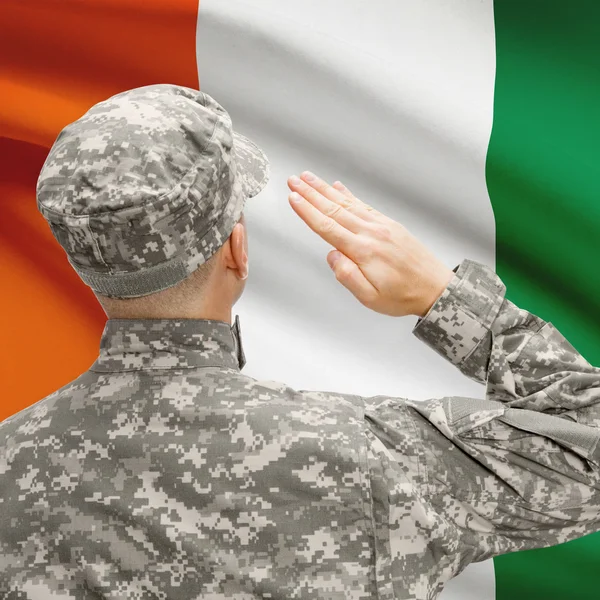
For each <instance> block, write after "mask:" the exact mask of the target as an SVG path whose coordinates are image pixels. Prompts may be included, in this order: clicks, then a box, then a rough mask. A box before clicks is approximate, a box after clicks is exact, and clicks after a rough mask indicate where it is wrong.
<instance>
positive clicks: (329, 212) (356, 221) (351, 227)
mask: <svg viewBox="0 0 600 600" xmlns="http://www.w3.org/2000/svg"><path fill="white" fill-rule="evenodd" d="M303 176H304V174H303ZM323 183H324V182H323ZM288 186H289V188H290V189H291V190H292V191H294V192H297V193H298V194H300V195H301V196H303V197H304V198H305V199H306V200H308V201H309V202H310V203H311V204H312V205H313V206H314V207H315V208H316V209H318V210H319V211H320V212H321V213H323V214H324V215H325V216H327V217H330V218H331V219H333V220H335V221H337V222H338V223H339V224H340V225H341V226H342V227H344V228H346V229H347V230H348V231H351V232H352V233H360V232H361V231H364V229H365V221H364V220H363V219H361V218H360V217H359V216H357V215H356V214H353V213H352V212H350V210H347V209H346V206H345V205H348V204H349V201H348V199H347V198H346V197H345V196H343V195H342V194H340V193H339V192H336V194H338V195H339V196H340V197H339V198H338V202H335V201H332V200H330V199H329V198H327V197H326V196H324V195H323V193H322V192H321V190H318V189H316V188H315V187H314V186H311V185H309V184H308V183H306V182H305V181H303V180H302V179H299V178H298V177H295V176H294V177H290V178H289V179H288ZM319 187H320V188H321V189H324V186H319ZM332 189H333V188H332ZM333 191H335V190H333Z"/></svg>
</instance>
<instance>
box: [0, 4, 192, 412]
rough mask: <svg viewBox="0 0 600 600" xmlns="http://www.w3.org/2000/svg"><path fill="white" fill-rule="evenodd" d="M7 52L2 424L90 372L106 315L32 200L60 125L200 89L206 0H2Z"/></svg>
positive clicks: (0, 117)
mask: <svg viewBox="0 0 600 600" xmlns="http://www.w3.org/2000/svg"><path fill="white" fill-rule="evenodd" d="M0 10H1V11H2V13H3V18H2V19H1V20H0V55H1V56H3V57H4V62H5V65H4V67H3V73H2V76H1V79H0V97H1V98H2V102H1V103H0V136H1V137H0V158H1V160H0V204H1V206H0V211H1V212H0V214H1V217H0V281H1V282H2V283H1V290H2V293H1V294H0V314H1V315H2V317H1V319H2V321H1V327H2V330H1V334H0V336H1V338H0V374H1V376H2V386H3V394H2V402H1V403H0V421H1V420H2V419H4V418H6V417H8V416H10V415H11V414H14V413H15V412H17V411H19V410H21V409H23V408H25V407H27V406H29V405H31V404H33V403H35V402H37V401H38V400H40V399H42V398H43V397H45V396H47V395H48V394H49V393H51V392H53V391H54V390H56V389H58V388H60V387H61V386H63V385H65V384H66V383H68V382H69V381H71V380H72V379H74V378H75V377H77V376H78V375H79V374H80V373H82V372H83V371H85V370H86V369H88V368H89V366H90V365H91V363H92V362H93V361H94V359H95V357H96V355H97V353H98V342H99V339H100V335H101V333H102V328H103V326H104V323H105V321H106V316H105V314H104V312H103V311H102V309H101V307H100V306H99V305H98V303H97V301H96V300H95V298H94V296H93V294H92V292H91V291H90V290H89V288H87V287H86V286H85V285H84V284H83V283H81V281H80V280H79V279H78V277H77V275H75V273H74V271H73V270H72V269H71V267H70V266H69V264H68V262H67V260H66V257H65V255H64V252H63V251H62V249H61V248H60V246H59V245H58V244H57V242H56V241H55V240H54V238H53V237H52V235H51V233H50V230H49V228H48V226H47V225H46V223H45V221H44V219H43V218H42V217H41V215H40V214H39V213H38V211H37V208H36V204H35V184H36V181H37V176H38V173H39V170H40V168H41V166H42V164H43V162H44V159H45V157H46V155H47V153H48V150H49V148H50V146H51V145H52V143H53V141H54V139H55V138H56V136H57V135H58V133H59V132H60V130H61V129H62V128H63V127H64V126H65V125H66V124H67V123H69V122H71V121H73V120H74V119H76V118H78V117H79V116H81V115H82V114H83V113H84V112H85V111H86V110H87V109H88V108H89V107H90V106H91V105H93V104H95V103H96V102H98V101H100V100H103V99H105V98H108V97H109V96H111V95H113V94H116V93H118V92H120V91H123V90H125V89H129V88H134V87H138V86H142V85H150V84H153V83H177V84H180V85H186V86H189V87H195V88H197V87H198V75H197V67H196V23H197V12H198V0H103V1H102V2H99V1H96V2H93V1H92V0H66V1H65V0H61V1H60V2H56V1H55V2H52V1H48V0H45V1H43V2H42V1H39V0H37V1H35V0H34V1H28V2H21V1H20V0H3V2H2V8H1V9H0Z"/></svg>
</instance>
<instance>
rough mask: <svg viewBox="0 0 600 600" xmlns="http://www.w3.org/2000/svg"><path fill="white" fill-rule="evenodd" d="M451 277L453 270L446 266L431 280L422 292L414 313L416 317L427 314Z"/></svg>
mask: <svg viewBox="0 0 600 600" xmlns="http://www.w3.org/2000/svg"><path fill="white" fill-rule="evenodd" d="M453 277H454V271H452V270H451V269H447V268H446V269H444V270H443V271H442V272H441V273H439V275H437V276H436V277H435V279H433V280H432V281H431V283H430V285H429V286H428V287H427V289H426V290H425V291H424V293H423V294H422V297H421V302H420V304H419V307H418V309H417V311H416V312H415V313H414V314H415V315H416V316H417V317H420V318H423V317H425V316H426V315H427V313H428V312H429V311H430V310H431V308H432V307H433V305H434V304H435V303H436V301H437V300H438V298H439V297H440V296H441V295H442V294H443V293H444V290H445V289H446V288H447V287H448V284H449V283H450V282H451V281H452V279H453Z"/></svg>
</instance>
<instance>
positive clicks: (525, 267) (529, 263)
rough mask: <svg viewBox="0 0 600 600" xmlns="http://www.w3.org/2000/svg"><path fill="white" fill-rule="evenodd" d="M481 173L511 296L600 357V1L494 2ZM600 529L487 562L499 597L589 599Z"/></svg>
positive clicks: (500, 268)
mask: <svg viewBox="0 0 600 600" xmlns="http://www.w3.org/2000/svg"><path fill="white" fill-rule="evenodd" d="M494 18H495V29H496V84H495V93H494V121H493V127H492V134H491V139H490V145H489V149H488V155H487V162H486V180H487V185H488V191H489V195H490V199H491V202H492V207H493V210H494V216H495V220H496V244H497V247H496V257H497V258H496V270H497V272H498V274H499V275H500V277H501V278H502V279H503V280H504V281H505V282H506V284H507V297H508V298H509V299H510V300H512V301H513V302H515V303H516V304H517V305H519V306H522V307H523V308H526V309H527V310H530V311H532V312H534V313H535V314H538V315H540V316H541V317H542V318H543V319H545V320H547V321H551V322H552V323H553V324H554V325H555V326H556V327H557V328H558V329H559V331H561V332H562V333H563V334H564V335H565V336H566V337H567V339H569V340H570V342H571V343H572V344H573V346H575V347H576V348H577V349H578V350H579V351H580V352H581V353H582V354H583V355H584V356H585V358H586V359H587V360H588V361H590V362H591V363H592V364H596V365H600V318H599V317H600V274H599V268H598V261H599V260H600V36H599V33H598V32H599V31H600V2H598V0H569V1H567V0H561V1H557V0H501V1H497V2H495V5H494ZM599 565H600V533H597V534H593V535H590V536H587V537H585V538H582V539H580V540H576V541H574V542H570V543H568V544H562V545H560V546H556V547H554V548H546V549H541V550H532V551H528V552H518V553H514V554H509V555H506V556H501V557H499V558H497V559H495V560H494V566H495V572H496V598H497V600H520V599H523V600H524V599H527V600H537V599H540V600H542V599H543V600H565V599H567V598H568V599H569V600H580V599H582V600H583V599H585V600H592V599H594V600H595V599H596V598H598V597H599V594H600V592H599V590H600V567H599Z"/></svg>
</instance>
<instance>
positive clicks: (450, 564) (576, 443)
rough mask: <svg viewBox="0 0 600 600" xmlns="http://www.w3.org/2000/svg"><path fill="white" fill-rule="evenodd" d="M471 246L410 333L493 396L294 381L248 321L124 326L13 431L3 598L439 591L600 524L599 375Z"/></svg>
mask: <svg viewBox="0 0 600 600" xmlns="http://www.w3.org/2000/svg"><path fill="white" fill-rule="evenodd" d="M504 294H505V286H504V284H503V283H502V282H501V280H500V279H499V278H498V277H497V275H495V274H494V272H493V271H492V270H491V269H489V268H488V267H486V266H484V265H481V264H479V263H477V262H474V261H471V260H464V261H463V262H462V263H461V264H460V266H459V267H458V270H457V271H456V275H455V277H454V278H453V279H452V281H451V282H450V283H449V284H448V286H447V288H446V289H445V291H444V292H443V293H442V295H441V296H440V297H439V298H438V300H437V301H436V302H435V304H434V305H433V306H432V308H431V310H430V311H429V313H428V314H427V315H426V316H425V317H424V318H423V319H420V320H419V321H418V322H417V324H416V326H415V328H414V333H415V335H416V336H417V337H418V338H419V339H421V340H422V341H424V342H425V343H426V344H428V345H429V346H430V347H431V348H433V349H434V350H435V351H437V352H439V353H440V354H441V355H442V356H444V357H446V358H447V359H448V360H450V361H451V362H452V363H453V364H455V365H456V366H457V367H458V368H459V369H460V370H461V371H462V372H463V373H464V374H465V375H467V376H469V377H471V378H473V379H475V380H477V381H480V382H481V383H484V384H486V397H485V399H484V400H479V399H471V398H463V397H448V398H436V399H431V400H427V401H418V402H417V401H411V400H408V399H405V398H389V397H384V396H375V397H370V398H364V397H360V396H354V395H349V394H335V393H331V392H319V391H303V390H294V389H292V388H290V387H289V386H287V385H285V384H284V383H279V382H274V381H258V380H255V379H253V378H251V377H248V376H246V375H243V374H242V373H241V371H240V369H241V367H242V366H243V363H244V360H245V359H244V354H243V350H242V346H241V338H240V335H239V322H238V320H237V318H236V321H235V324H234V326H233V327H231V326H230V325H229V324H228V323H225V322H221V321H209V320H194V319H190V320H185V319H184V320H168V319H167V320H129V319H126V320H119V319H116V320H112V319H111V320H109V321H108V322H107V324H106V327H105V330H104V332H103V335H102V339H101V345H100V353H99V356H98V359H97V360H96V361H95V362H94V364H93V365H92V366H91V367H90V369H89V370H88V371H87V372H85V373H83V374H82V375H81V376H80V377H78V378H77V379H75V380H74V381H73V382H71V383H69V384H68V385H66V386H65V387H63V388H61V389H60V390H58V391H56V392H54V393H53V394H51V395H50V396H48V397H46V398H44V399H43V400H41V401H40V402H38V403H36V404H34V405H33V406H31V407H29V408H27V409H25V410H23V411H21V412H20V413H18V414H16V415H14V416H12V417H10V418H9V419H7V420H5V421H4V422H3V423H2V424H1V425H0V597H1V598H2V599H3V600H41V599H43V600H46V599H53V598H61V599H69V600H75V599H76V600H84V599H85V600H88V599H89V600H91V599H99V598H101V599H107V600H142V599H144V600H146V599H150V598H152V599H154V598H157V599H164V600H192V599H194V600H198V599H210V600H212V599H226V598H227V599H236V600H241V599H244V600H245V599H250V598H273V599H276V598H281V599H290V598H299V599H309V598H310V599H313V598H319V599H340V600H342V599H344V600H346V599H356V600H358V599H367V598H381V599H385V600H392V599H432V598H435V597H436V596H437V595H438V593H439V592H440V591H441V589H442V587H443V585H444V583H445V582H446V581H448V580H449V579H450V578H451V577H453V576H454V575H456V574H457V573H458V572H460V571H461V570H462V569H463V568H464V567H465V566H466V565H467V564H468V563H470V562H472V561H478V560H483V559H485V558H488V557H491V556H494V555H497V554H501V553H505V552H511V551H514V550H522V549H526V548H536V547H541V546H548V545H553V544H557V543H561V542H565V541H567V540H571V539H574V538H577V537H580V536H582V535H584V534H586V533H590V532H593V531H596V530H598V529H600V524H599V521H600V491H599V488H600V485H599V475H600V471H599V459H600V449H599V447H598V438H599V434H600V408H599V407H600V369H598V368H595V367H593V366H591V365H590V364H589V363H588V362H586V361H585V360H584V359H583V358H582V357H581V355H580V354H578V353H577V351H576V350H575V349H574V348H573V347H572V346H571V345H570V344H569V342H568V341H567V340H566V339H565V338H564V337H563V336H562V335H561V334H560V333H559V332H558V331H557V330H556V329H555V328H554V326H553V325H552V324H550V323H546V322H545V321H543V320H542V319H540V318H538V317H536V316H534V315H532V314H530V313H529V312H527V311H525V310H522V309H519V308H517V307H516V306H515V305H514V304H513V303H511V302H510V301H508V300H507V299H506V298H505V297H504Z"/></svg>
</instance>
